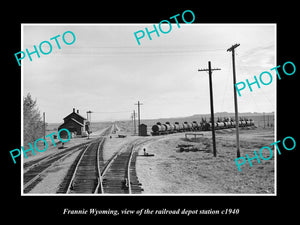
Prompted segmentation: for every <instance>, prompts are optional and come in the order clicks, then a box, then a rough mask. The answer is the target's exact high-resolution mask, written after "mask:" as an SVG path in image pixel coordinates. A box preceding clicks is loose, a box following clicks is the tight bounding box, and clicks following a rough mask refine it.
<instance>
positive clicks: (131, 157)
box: [58, 137, 149, 194]
mask: <svg viewBox="0 0 300 225" xmlns="http://www.w3.org/2000/svg"><path fill="white" fill-rule="evenodd" d="M105 138H106V137H101V138H99V139H98V140H97V141H95V142H94V143H91V144H90V145H89V146H87V147H86V149H85V150H84V151H82V153H81V154H80V155H79V156H78V159H77V160H76V163H75V165H74V166H73V168H71V169H70V170H69V172H68V175H67V176H66V177H65V181H64V184H62V185H61V188H60V190H59V191H58V193H67V194H140V193H142V191H143V189H142V187H141V183H140V182H139V180H138V178H137V174H136V168H135V165H136V157H137V154H138V152H137V151H136V147H137V146H138V145H141V144H143V143H145V142H147V141H149V140H146V141H142V142H141V141H139V143H138V142H137V141H135V142H132V143H130V144H129V145H128V146H127V147H125V148H123V149H121V150H120V151H119V152H116V153H115V154H114V155H113V156H112V157H111V158H110V159H109V160H108V161H106V162H104V160H103V145H104V142H105V140H106V139H105Z"/></svg>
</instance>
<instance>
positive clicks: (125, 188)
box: [98, 144, 143, 194]
mask: <svg viewBox="0 0 300 225" xmlns="http://www.w3.org/2000/svg"><path fill="white" fill-rule="evenodd" d="M134 148H135V146H134V144H131V145H130V146H129V147H127V148H126V149H125V150H123V151H121V152H119V153H118V154H115V155H114V156H113V157H112V159H111V160H110V161H109V162H108V163H107V165H106V166H105V168H104V170H103V172H102V173H101V181H102V182H101V186H102V188H101V189H100V190H99V192H98V193H103V194H140V193H142V191H143V189H142V187H141V183H140V182H139V180H138V178H137V175H136V169H135V162H136V156H137V152H136V151H134Z"/></svg>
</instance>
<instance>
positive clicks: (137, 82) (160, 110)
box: [22, 23, 276, 123]
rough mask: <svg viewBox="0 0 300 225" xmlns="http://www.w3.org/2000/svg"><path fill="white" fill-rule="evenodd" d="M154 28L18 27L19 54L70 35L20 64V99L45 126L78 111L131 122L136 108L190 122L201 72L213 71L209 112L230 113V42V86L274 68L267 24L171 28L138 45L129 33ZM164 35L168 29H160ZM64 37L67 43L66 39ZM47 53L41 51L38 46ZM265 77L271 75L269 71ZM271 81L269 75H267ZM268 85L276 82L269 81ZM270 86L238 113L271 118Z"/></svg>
mask: <svg viewBox="0 0 300 225" xmlns="http://www.w3.org/2000/svg"><path fill="white" fill-rule="evenodd" d="M145 27H148V28H149V30H150V29H152V28H153V24H127V25H125V24H102V25H101V24H98V25H89V24H81V25H67V24H65V25H58V24H53V25H49V24H47V25H41V24H37V25H33V24H23V34H22V40H23V43H22V46H23V47H22V50H23V51H25V49H26V48H28V50H29V51H33V45H36V46H37V47H38V45H39V43H40V42H42V41H49V40H50V38H51V37H54V36H56V35H58V34H60V35H61V36H62V34H63V33H64V32H65V31H72V32H73V33H74V34H75V35H76V41H75V42H74V44H72V45H66V44H64V43H63V41H62V40H61V37H60V38H58V41H59V43H60V46H61V49H58V48H57V46H56V44H55V41H54V40H52V41H51V43H52V44H53V45H52V46H53V50H52V53H50V54H49V55H42V54H41V57H40V58H37V56H36V55H32V59H33V61H32V62H30V61H29V60H28V57H27V58H25V59H24V60H23V61H22V77H23V94H24V95H26V94H27V93H28V92H30V93H31V95H32V97H33V98H36V99H37V104H38V107H39V109H40V112H41V113H42V112H46V119H47V122H50V123H51V122H63V118H64V117H65V116H66V115H68V114H69V113H71V112H72V108H76V109H79V111H80V114H81V115H83V116H85V117H86V111H88V110H91V111H93V112H95V113H93V114H92V120H94V121H102V120H121V119H130V116H131V112H132V111H133V110H134V109H135V110H136V111H137V106H135V105H134V104H135V103H137V101H138V100H139V101H141V102H142V103H143V105H142V106H141V116H142V118H144V119H151V118H166V117H180V116H190V115H193V114H202V113H209V112H210V101H209V85H208V73H207V72H198V69H200V68H207V67H208V61H211V63H212V67H213V68H221V70H220V71H214V72H213V92H214V109H215V112H223V111H227V112H234V101H233V81H232V57H231V53H230V52H227V51H226V50H227V49H228V48H229V47H231V46H232V45H233V44H235V43H239V44H240V46H239V47H238V48H236V72H237V82H239V81H245V79H249V80H250V81H254V78H253V76H254V75H256V76H259V74H260V73H261V72H263V71H270V68H273V67H275V66H276V61H275V60H276V26H275V25H274V24H180V28H178V27H177V25H176V23H175V24H172V30H171V32H170V33H168V34H162V33H160V37H157V36H156V34H155V33H153V34H152V35H151V36H152V40H149V39H148V37H147V36H145V37H144V38H143V39H140V42H141V45H138V44H137V41H136V40H135V37H134V32H136V31H138V30H142V29H144V30H145ZM165 30H167V27H165ZM66 37H67V36H66ZM44 49H45V50H44V51H46V47H44ZM270 72H271V71H270ZM271 73H272V74H273V75H274V71H272V72H271ZM273 77H274V78H275V76H273ZM275 80H276V79H273V82H272V84H270V85H268V86H263V85H261V88H260V89H258V88H257V87H256V86H255V87H253V89H254V90H253V92H250V91H249V90H245V91H242V92H241V93H242V96H241V97H238V104H239V111H240V112H271V111H275V106H276V103H275V88H276V85H275V84H276V83H275Z"/></svg>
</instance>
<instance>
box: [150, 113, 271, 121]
mask: <svg viewBox="0 0 300 225" xmlns="http://www.w3.org/2000/svg"><path fill="white" fill-rule="evenodd" d="M263 115H264V114H263V113H258V112H243V113H239V117H247V118H252V117H256V116H263ZM268 115H269V116H274V112H266V113H265V116H268ZM214 116H215V118H218V117H221V118H224V117H235V113H234V112H216V113H214ZM199 118H207V119H209V118H210V113H209V114H195V115H192V116H187V117H172V118H159V119H157V120H170V119H171V120H176V119H178V120H182V119H186V120H187V121H193V120H199ZM151 120H153V119H151Z"/></svg>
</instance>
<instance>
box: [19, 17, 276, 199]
mask: <svg viewBox="0 0 300 225" xmlns="http://www.w3.org/2000/svg"><path fill="white" fill-rule="evenodd" d="M26 25H30V26H136V25H138V26H144V25H153V24H148V23H129V24H118V23H114V24H107V23H103V24H102V23H101V24H99V23H97V24H93V23H92V24H90V23H79V24H76V23H72V24H66V23H62V24H60V23H58V24H57V23H40V24H38V23H22V24H21V50H23V49H24V42H23V31H24V26H26ZM180 25H181V26H182V25H183V26H185V25H190V24H180ZM195 25H200V26H203V25H205V26H220V25H222V26H227V25H230V26H232V25H244V26H252V25H261V26H270V25H273V26H275V34H274V36H275V46H274V48H275V49H274V50H275V51H274V52H275V65H277V23H262V24H260V23H226V24H222V23H203V24H200V23H194V24H193V26H195ZM23 72H24V69H23V65H21V146H24V145H23V135H24V132H23V129H24V128H23V125H24V123H23V114H24V112H23V98H24V95H23V94H24V93H23V92H24V88H23V85H24V79H23ZM274 113H275V116H274V117H275V118H274V120H275V122H274V123H275V127H274V128H275V129H274V132H275V134H274V138H275V140H274V142H275V141H277V79H275V110H274ZM274 152H276V154H275V157H274V167H275V168H274V193H270V194H251V193H250V194H244V193H241V194H230V193H228V194H227V193H223V194H221V193H217V194H216V193H210V194H209V193H203V194H168V193H165V194H40V193H39V194H34V193H28V194H24V187H23V186H24V185H23V182H24V180H23V155H22V154H21V155H22V157H21V196H64V197H68V196H95V197H99V196H127V197H132V196H277V151H275V150H274Z"/></svg>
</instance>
